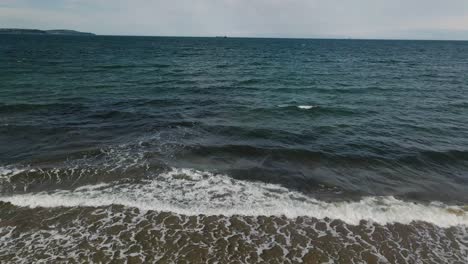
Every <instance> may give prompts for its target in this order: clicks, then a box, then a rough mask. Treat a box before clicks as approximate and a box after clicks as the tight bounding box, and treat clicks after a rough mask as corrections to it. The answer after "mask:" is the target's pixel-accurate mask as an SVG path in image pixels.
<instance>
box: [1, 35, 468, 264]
mask: <svg viewBox="0 0 468 264" xmlns="http://www.w3.org/2000/svg"><path fill="white" fill-rule="evenodd" d="M466 69H468V43H467V42H446V41H434V42H431V41H371V40H369V41H367V40H301V39H295V40H292V39H217V38H149V37H64V36H1V38H0V92H1V94H2V96H0V192H1V193H0V201H3V202H4V203H3V204H2V205H1V209H0V211H1V212H2V213H1V214H0V234H1V238H0V246H1V247H0V248H1V249H0V260H2V262H21V261H24V262H28V261H30V260H31V259H34V260H35V261H40V260H42V261H43V262H50V261H63V262H67V261H70V260H72V259H73V260H74V261H76V262H83V261H103V260H104V261H105V260H109V259H110V258H114V259H120V260H122V261H123V260H125V259H127V258H129V260H131V261H135V262H137V263H138V261H157V260H159V261H160V262H170V261H177V260H179V261H182V260H183V259H191V260H193V261H195V260H196V261H199V262H207V261H215V260H219V261H220V262H233V261H240V262H257V261H265V262H270V263H272V262H274V261H277V262H283V261H285V260H287V261H290V262H306V263H323V262H327V261H328V262H354V263H360V262H362V261H366V262H370V263H372V262H374V263H388V262H390V263H441V262H450V263H465V262H466V261H467V260H468V235H467V233H468V231H467V226H468V213H467V211H468V208H467V205H466V204H467V202H468V193H467V191H466V190H468V132H467V131H468V125H467V124H468V115H467V113H468V112H467V111H468V95H467V94H468V93H467V87H468V75H467V74H466V73H465V72H466ZM31 215H33V216H34V217H33V218H31ZM117 225H119V226H121V227H118V228H117V227H114V226H117ZM115 228H117V229H118V230H117V229H116V230H117V231H116V230H113V229H115ZM152 232H155V233H154V234H152ZM293 233H294V234H295V235H293ZM137 234H140V238H138V239H137V238H135V236H136V235H137ZM295 236H296V237H295ZM110 237H112V239H110ZM84 238H86V239H85V241H87V242H83V243H85V244H82V243H81V242H80V241H83V239H84ZM230 239H231V240H230ZM64 241H67V242H66V243H65V242H64ZM86 243H88V244H86ZM298 243H299V244H300V246H298V245H299V244H298ZM12 250H16V251H18V252H20V253H19V254H18V256H14V255H11V254H10V253H9V252H11V251H12ZM236 251H238V252H239V253H235V252H236ZM93 258H95V259H93Z"/></svg>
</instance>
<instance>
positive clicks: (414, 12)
mask: <svg viewBox="0 0 468 264" xmlns="http://www.w3.org/2000/svg"><path fill="white" fill-rule="evenodd" d="M1 27H3V28H35V29H36V28H37V29H75V30H80V31H87V32H93V33H97V34H105V35H149V36H218V35H222V36H224V35H227V36H232V37H296V38H384V39H457V40H468V0H0V28H1Z"/></svg>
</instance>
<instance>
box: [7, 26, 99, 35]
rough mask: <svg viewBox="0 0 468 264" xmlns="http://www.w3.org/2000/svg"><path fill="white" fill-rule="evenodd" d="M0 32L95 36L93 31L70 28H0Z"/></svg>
mask: <svg viewBox="0 0 468 264" xmlns="http://www.w3.org/2000/svg"><path fill="white" fill-rule="evenodd" d="M0 34H15V35H73V36H94V35H95V34H93V33H88V32H80V31H75V30H69V29H53V30H39V29H22V28H0Z"/></svg>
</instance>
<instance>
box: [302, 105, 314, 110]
mask: <svg viewBox="0 0 468 264" xmlns="http://www.w3.org/2000/svg"><path fill="white" fill-rule="evenodd" d="M316 107H318V106H316V105H298V106H297V108H299V109H304V110H309V109H312V108H316Z"/></svg>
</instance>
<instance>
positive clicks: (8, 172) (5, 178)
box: [0, 166, 27, 182]
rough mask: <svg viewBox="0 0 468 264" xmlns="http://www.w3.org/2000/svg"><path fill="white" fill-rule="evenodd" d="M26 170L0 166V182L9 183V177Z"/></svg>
mask: <svg viewBox="0 0 468 264" xmlns="http://www.w3.org/2000/svg"><path fill="white" fill-rule="evenodd" d="M26 170H27V169H25V168H16V167H12V166H0V182H9V181H10V179H11V177H13V176H15V175H17V174H20V173H22V172H24V171H26Z"/></svg>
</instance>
